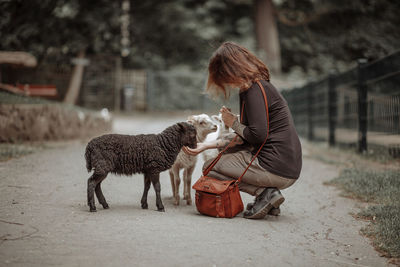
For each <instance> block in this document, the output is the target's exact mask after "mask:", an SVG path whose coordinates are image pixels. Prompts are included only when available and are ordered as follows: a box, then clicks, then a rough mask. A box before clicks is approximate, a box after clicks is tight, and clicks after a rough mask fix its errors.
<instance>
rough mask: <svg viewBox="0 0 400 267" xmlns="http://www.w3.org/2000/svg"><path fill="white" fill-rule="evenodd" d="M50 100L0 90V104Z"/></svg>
mask: <svg viewBox="0 0 400 267" xmlns="http://www.w3.org/2000/svg"><path fill="white" fill-rule="evenodd" d="M49 103H53V102H52V101H49V100H46V99H43V98H39V97H28V96H23V95H16V94H11V93H7V92H3V91H0V104H49Z"/></svg>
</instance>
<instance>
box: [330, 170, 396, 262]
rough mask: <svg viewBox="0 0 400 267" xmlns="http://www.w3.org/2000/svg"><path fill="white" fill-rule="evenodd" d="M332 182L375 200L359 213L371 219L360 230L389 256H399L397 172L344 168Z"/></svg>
mask: <svg viewBox="0 0 400 267" xmlns="http://www.w3.org/2000/svg"><path fill="white" fill-rule="evenodd" d="M331 183H332V184H335V185H338V186H339V187H341V188H343V189H344V190H345V191H346V193H347V194H348V195H349V196H354V197H356V198H359V199H361V200H364V201H367V202H374V203H377V205H374V206H370V207H367V208H366V209H363V210H361V212H360V213H359V214H358V215H359V216H361V217H366V218H369V219H371V220H372V221H371V225H369V226H367V227H365V228H363V230H362V231H363V233H364V234H366V235H367V236H370V237H372V238H373V242H374V245H375V246H376V247H377V248H378V249H380V250H382V251H385V252H386V253H387V254H388V256H390V257H400V171H398V170H396V171H380V172H371V171H365V170H357V169H346V170H344V171H343V172H342V173H341V174H340V176H339V177H337V178H335V179H333V180H332V181H331Z"/></svg>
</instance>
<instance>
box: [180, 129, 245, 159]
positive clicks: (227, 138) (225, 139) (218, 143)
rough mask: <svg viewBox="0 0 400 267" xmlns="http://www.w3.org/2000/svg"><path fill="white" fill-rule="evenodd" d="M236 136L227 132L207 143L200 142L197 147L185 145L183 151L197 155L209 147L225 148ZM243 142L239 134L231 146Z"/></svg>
mask: <svg viewBox="0 0 400 267" xmlns="http://www.w3.org/2000/svg"><path fill="white" fill-rule="evenodd" d="M235 137H236V134H235V133H227V134H224V135H222V136H221V138H220V139H217V140H214V141H211V142H207V143H198V144H197V147H196V148H194V149H193V148H189V147H186V146H184V147H183V148H182V150H183V152H185V153H186V154H188V155H191V156H196V155H198V154H200V153H201V152H203V151H204V150H207V149H212V148H225V147H226V146H227V145H228V144H229V143H230V142H231V141H232V139H233V138H235ZM241 144H243V139H242V138H241V137H240V136H239V137H238V138H236V140H235V141H234V142H233V143H232V144H231V145H230V147H233V146H236V145H241Z"/></svg>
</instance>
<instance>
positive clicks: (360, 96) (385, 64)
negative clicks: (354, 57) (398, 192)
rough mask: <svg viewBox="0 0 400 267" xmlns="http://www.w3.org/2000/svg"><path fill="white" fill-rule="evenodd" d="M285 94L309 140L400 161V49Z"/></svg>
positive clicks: (299, 128) (296, 122)
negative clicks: (378, 151)
mask: <svg viewBox="0 0 400 267" xmlns="http://www.w3.org/2000/svg"><path fill="white" fill-rule="evenodd" d="M282 94H283V95H284V97H285V98H286V100H287V102H288V104H289V107H290V109H291V112H292V115H293V119H294V122H295V124H296V127H297V131H298V132H299V134H301V135H303V136H306V137H307V138H308V139H309V140H325V141H327V142H329V144H330V145H332V146H333V145H336V144H346V145H350V146H354V147H357V148H358V150H359V151H360V152H365V151H370V152H373V151H376V150H382V151H385V152H386V151H388V152H389V153H390V154H391V155H392V156H394V157H400V117H399V115H400V51H398V52H396V53H393V54H391V55H389V56H387V57H385V58H382V59H380V60H377V61H373V62H370V63H367V62H366V61H365V60H359V61H358V66H357V67H356V68H354V69H351V70H349V71H347V72H344V73H339V74H331V75H329V76H328V77H325V78H324V79H321V80H319V81H317V82H310V83H308V84H306V85H305V86H303V87H301V88H294V89H292V90H285V91H283V92H282Z"/></svg>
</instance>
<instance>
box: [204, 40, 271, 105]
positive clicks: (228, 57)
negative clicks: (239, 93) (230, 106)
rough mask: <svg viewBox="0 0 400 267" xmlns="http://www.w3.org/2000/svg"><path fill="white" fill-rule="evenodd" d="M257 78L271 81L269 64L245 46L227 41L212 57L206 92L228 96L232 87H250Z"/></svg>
mask: <svg viewBox="0 0 400 267" xmlns="http://www.w3.org/2000/svg"><path fill="white" fill-rule="evenodd" d="M257 80H267V81H269V70H268V68H267V66H265V64H264V63H263V62H262V61H261V60H259V59H258V58H257V57H256V56H255V55H254V54H252V53H251V52H250V51H249V50H247V49H246V48H244V47H243V46H240V45H238V44H235V43H233V42H225V43H223V44H222V45H221V46H220V47H219V48H218V49H217V50H216V51H215V52H214V54H213V56H212V57H211V59H210V63H209V65H208V81H207V86H206V92H207V93H211V94H212V95H216V96H218V95H220V94H221V93H223V95H224V97H225V98H228V97H229V95H230V89H231V88H232V87H233V88H241V89H242V90H243V89H248V88H250V86H251V84H252V83H254V82H255V81H257Z"/></svg>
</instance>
